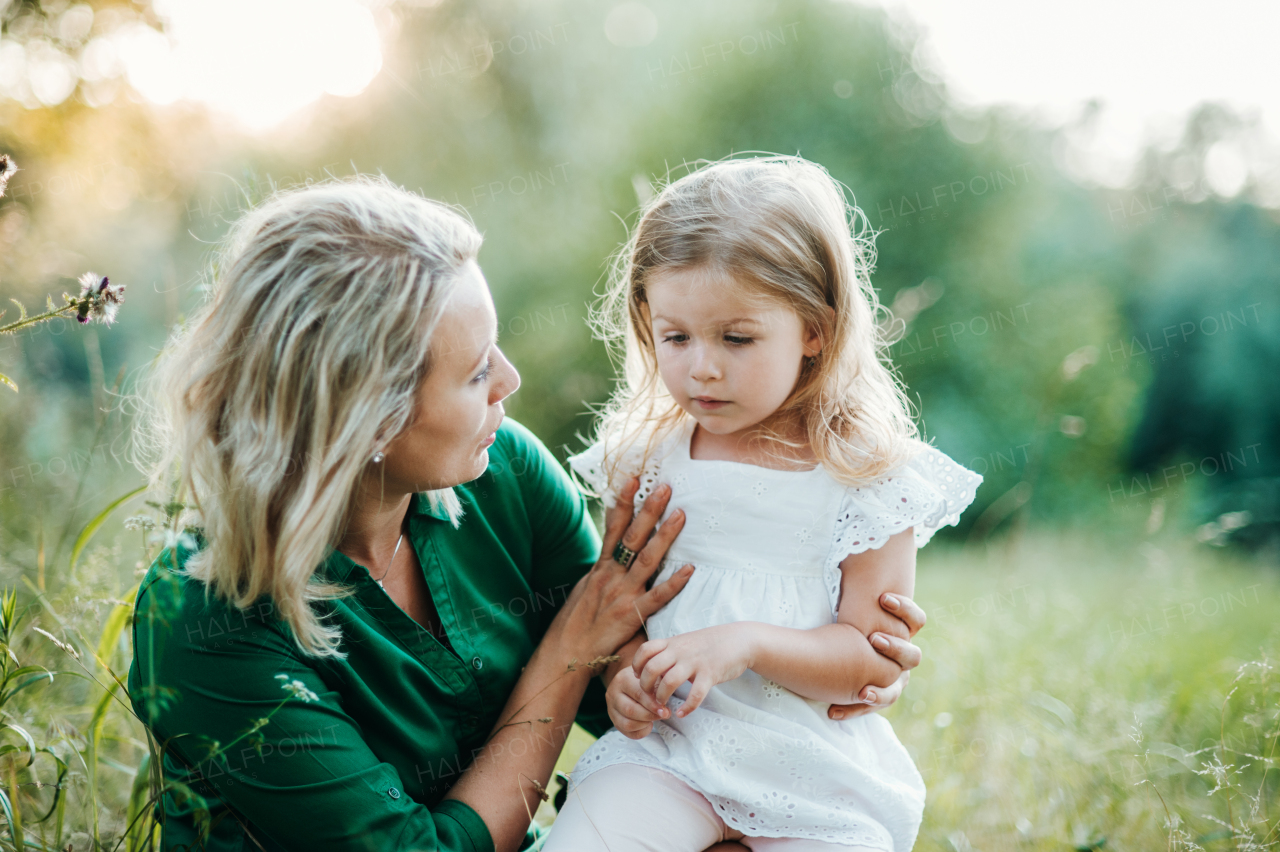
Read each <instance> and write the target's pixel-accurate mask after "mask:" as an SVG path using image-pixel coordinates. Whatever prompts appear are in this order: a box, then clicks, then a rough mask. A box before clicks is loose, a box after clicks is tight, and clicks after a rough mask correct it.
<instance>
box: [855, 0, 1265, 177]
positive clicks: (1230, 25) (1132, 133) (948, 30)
mask: <svg viewBox="0 0 1280 852" xmlns="http://www.w3.org/2000/svg"><path fill="white" fill-rule="evenodd" d="M870 1H871V2H877V3H879V4H880V5H882V6H884V7H886V8H888V9H890V10H896V11H899V12H906V13H907V14H909V15H910V16H911V17H913V18H914V19H915V20H916V21H917V22H919V23H920V24H921V25H922V26H923V27H924V28H925V30H926V31H927V40H928V43H929V45H930V50H931V53H932V58H933V61H934V62H935V63H936V65H937V66H938V67H939V68H940V69H941V71H942V72H943V76H944V78H945V79H946V80H947V83H948V86H949V87H950V88H951V89H952V91H953V93H954V94H956V95H957V96H959V97H960V98H961V99H962V100H964V101H966V102H968V103H971V104H975V105H985V104H993V103H1012V104H1017V105H1021V106H1023V107H1030V108H1033V109H1034V110H1036V111H1037V112H1039V113H1040V114H1041V115H1043V116H1044V118H1045V119H1046V120H1048V121H1050V122H1052V123H1054V124H1058V123H1063V122H1066V121H1070V120H1071V119H1072V118H1074V117H1075V116H1077V115H1078V114H1079V111H1080V108H1081V106H1082V105H1083V104H1084V103H1085V102H1087V101H1088V100H1089V99H1090V98H1094V97H1096V98H1099V99H1100V100H1101V101H1102V102H1103V104H1104V110H1103V112H1102V114H1101V116H1100V124H1099V127H1098V132H1097V133H1096V134H1095V135H1094V136H1093V138H1092V139H1079V140H1077V142H1078V146H1079V147H1080V148H1081V149H1082V150H1081V151H1079V152H1078V153H1079V154H1081V155H1082V156H1080V157H1079V158H1078V159H1079V162H1077V163H1076V164H1075V165H1076V166H1077V170H1078V171H1083V172H1085V173H1086V174H1085V175H1082V176H1087V177H1090V178H1092V179H1094V180H1097V181H1098V182H1101V183H1104V184H1111V185H1118V184H1121V183H1123V182H1125V179H1126V178H1127V177H1128V175H1129V169H1130V167H1131V166H1132V164H1133V160H1134V157H1135V155H1136V154H1137V152H1138V151H1139V150H1140V148H1141V145H1142V143H1143V142H1145V141H1162V140H1163V141H1169V140H1170V137H1171V136H1172V135H1173V134H1175V133H1177V131H1179V130H1180V129H1181V127H1182V122H1183V119H1184V118H1185V117H1186V115H1187V113H1188V112H1189V111H1190V110H1191V109H1192V108H1193V107H1194V106H1195V105H1196V104H1198V103H1201V102H1203V101H1206V100H1220V101H1226V102H1228V103H1229V104H1231V105H1233V106H1235V107H1237V108H1241V109H1244V110H1256V111H1257V112H1258V114H1259V115H1260V117H1261V119H1262V122H1263V124H1264V125H1265V127H1266V131H1267V135H1268V136H1269V137H1270V140H1271V141H1272V143H1276V142H1278V141H1280V68H1278V67H1277V53H1276V46H1275V42H1276V36H1277V34H1278V33H1280V2H1276V0H1214V2H1212V3H1209V4H1205V3H1200V2H1197V3H1193V2H1189V0H1172V2H1170V0H1072V2H1069V3H1068V2H1063V1H1062V0H1054V2H1038V0H1035V1H1033V2H1029V0H870ZM1229 147H1230V146H1226V147H1224V149H1223V150H1215V151H1214V152H1212V153H1211V156H1210V159H1209V165H1210V181H1211V182H1212V183H1214V184H1215V188H1216V189H1221V190H1230V189H1231V188H1232V184H1236V185H1237V188H1238V185H1239V183H1241V182H1242V181H1243V178H1244V174H1243V171H1244V169H1246V168H1252V169H1253V170H1254V171H1255V172H1260V171H1269V170H1274V169H1275V168H1276V166H1277V161H1276V159H1275V157H1274V156H1271V157H1264V159H1266V160H1269V162H1267V163H1258V162H1256V160H1257V156H1258V155H1257V152H1249V151H1232V150H1230V149H1229ZM1270 177H1271V179H1272V180H1273V181H1274V182H1275V183H1278V184H1280V174H1276V173H1274V172H1272V173H1271V175H1270ZM1223 194H1231V193H1230V192H1224V193H1223Z"/></svg>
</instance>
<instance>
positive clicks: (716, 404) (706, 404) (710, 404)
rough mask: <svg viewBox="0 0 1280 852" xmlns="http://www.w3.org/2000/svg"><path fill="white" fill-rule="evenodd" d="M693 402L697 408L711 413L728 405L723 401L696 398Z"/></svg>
mask: <svg viewBox="0 0 1280 852" xmlns="http://www.w3.org/2000/svg"><path fill="white" fill-rule="evenodd" d="M693 401H694V402H696V403H697V404H698V407H699V408H701V409H702V410H704V411H711V410H714V409H716V408H720V407H722V406H725V405H728V404H729V403H728V401H726V400H723V399H704V398H702V397H698V396H695V397H694V398H693Z"/></svg>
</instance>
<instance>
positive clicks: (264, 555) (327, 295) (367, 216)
mask: <svg viewBox="0 0 1280 852" xmlns="http://www.w3.org/2000/svg"><path fill="white" fill-rule="evenodd" d="M480 241H481V237H480V235H479V233H478V232H477V231H476V229H475V228H474V227H473V226H472V225H471V223H470V222H469V221H468V220H467V219H465V218H464V217H463V216H461V215H459V214H458V213H457V212H455V211H454V210H453V209H451V208H449V207H447V206H446V205H444V204H441V203H439V202H435V201H429V200H427V199H425V198H422V197H421V196H419V195H416V194H414V193H412V192H408V191H406V190H404V189H402V188H400V187H397V186H395V185H394V184H393V183H392V182H391V181H389V180H388V179H386V178H385V177H382V176H379V177H376V178H375V177H370V176H359V177H356V178H347V179H342V180H337V179H334V180H329V181H325V182H322V183H319V184H314V185H312V186H308V187H304V188H299V189H294V190H288V191H282V192H278V193H276V194H275V195H273V196H272V197H270V198H269V199H268V200H267V201H266V202H265V203H263V204H262V205H261V206H259V207H258V208H256V209H254V210H252V211H250V212H248V213H246V214H245V215H244V216H243V217H242V218H241V219H240V220H239V221H238V222H237V223H236V224H235V225H234V227H233V228H232V231H231V233H230V234H229V236H228V239H227V241H226V243H225V247H224V248H223V250H222V252H221V255H220V257H219V260H218V263H217V271H216V272H215V274H214V283H213V287H212V295H211V298H210V299H209V300H208V301H207V302H206V303H205V304H204V305H203V306H201V308H200V309H199V310H198V311H197V312H196V313H195V314H194V315H193V316H192V317H191V319H190V321H189V322H188V323H187V324H186V326H185V327H183V328H181V329H179V330H178V331H177V332H176V333H175V334H174V335H173V336H172V338H171V339H170V340H169V342H168V344H167V346H166V348H165V349H164V351H163V352H162V353H161V355H160V357H159V359H158V363H157V364H156V365H155V373H154V375H153V377H152V381H151V383H150V385H149V395H148V396H149V399H147V400H145V404H146V409H145V413H146V417H145V418H144V420H143V422H142V424H141V425H140V427H139V438H140V439H141V446H142V448H143V450H144V458H146V459H147V461H145V462H143V465H144V469H147V471H148V473H149V474H150V476H151V483H152V487H153V488H154V489H156V491H157V493H160V494H164V495H165V497H164V498H163V499H170V498H169V496H168V495H169V494H171V493H172V492H171V491H169V490H168V489H170V488H172V486H173V482H172V481H171V477H172V476H173V475H174V473H175V468H176V474H177V481H178V484H179V488H180V490H185V491H187V492H188V493H190V494H191V495H192V500H193V502H194V504H195V506H196V508H197V510H198V524H197V525H198V526H200V527H202V528H203V531H204V537H205V540H206V542H207V546H206V547H204V548H203V549H201V550H200V551H199V552H197V553H195V554H193V555H192V556H191V557H190V559H189V561H188V562H187V564H186V570H187V571H188V573H189V574H190V575H191V576H193V577H196V578H198V579H200V580H202V581H204V582H205V583H206V585H207V589H206V590H207V591H208V590H212V591H213V592H215V593H216V594H217V595H219V596H220V597H222V598H224V599H226V600H228V601H229V602H230V603H232V604H233V605H235V606H237V607H241V608H244V607H247V606H249V605H250V604H252V603H254V602H255V601H257V600H258V599H259V598H260V597H261V596H263V595H269V596H270V597H271V598H272V600H273V602H274V604H275V606H276V611H277V612H278V614H279V616H280V617H281V618H282V619H283V620H284V621H285V622H286V623H287V624H288V625H289V627H290V629H291V630H292V631H293V634H294V638H295V640H296V642H297V644H298V646H299V647H300V648H301V649H302V650H303V651H304V652H306V653H309V654H315V655H320V656H339V655H340V654H339V651H338V643H339V640H340V638H341V636H340V632H339V630H338V628H337V627H335V626H332V625H327V624H325V623H323V621H322V619H321V618H320V617H319V615H318V614H317V612H316V611H315V609H314V608H313V607H312V602H313V601H318V600H324V599H331V598H335V597H339V596H341V595H343V594H345V593H347V590H344V589H342V588H341V587H338V586H335V585H333V584H327V583H324V582H321V581H320V580H319V578H317V577H316V571H317V569H318V568H319V567H320V565H321V564H322V563H323V562H324V560H325V559H326V557H327V556H328V555H329V553H330V551H331V550H332V548H333V547H335V546H336V544H337V542H338V540H339V539H340V537H341V535H342V533H343V532H344V531H345V528H346V524H347V522H348V521H349V518H350V516H349V512H350V510H351V508H352V505H353V500H352V498H353V495H354V493H355V490H356V488H357V486H358V483H359V482H360V480H361V478H362V475H363V473H364V472H365V470H366V468H367V466H368V465H369V464H370V463H371V457H372V456H373V454H374V453H375V452H376V451H378V450H379V449H380V448H382V447H385V446H386V444H387V443H389V442H390V440H391V439H392V438H394V437H395V436H396V435H398V434H399V433H400V432H402V431H403V430H404V429H406V428H407V427H408V426H409V425H410V423H411V421H412V419H413V417H414V414H415V402H416V395H417V393H418V391H419V388H420V385H421V383H422V381H423V379H424V378H425V377H426V375H427V372H428V370H429V369H430V364H431V361H430V357H429V356H430V344H431V338H432V332H433V330H434V329H435V327H436V325H437V323H438V322H439V320H440V317H441V314H442V312H443V310H444V306H445V303H446V301H447V300H448V298H449V296H450V294H451V293H452V292H453V289H454V283H455V282H456V280H457V278H458V276H459V271H460V268H461V267H462V266H463V265H464V264H466V263H467V262H468V261H470V260H473V259H474V258H475V257H476V253H477V252H478V251H479V248H480ZM428 496H429V498H430V499H431V500H432V502H433V505H435V506H438V507H443V508H444V509H446V510H447V511H448V513H449V516H450V517H451V518H453V520H454V522H455V523H456V522H457V518H458V516H459V515H460V512H461V507H460V505H459V503H458V500H457V497H456V495H454V493H453V491H452V489H444V490H442V491H435V492H429V493H428Z"/></svg>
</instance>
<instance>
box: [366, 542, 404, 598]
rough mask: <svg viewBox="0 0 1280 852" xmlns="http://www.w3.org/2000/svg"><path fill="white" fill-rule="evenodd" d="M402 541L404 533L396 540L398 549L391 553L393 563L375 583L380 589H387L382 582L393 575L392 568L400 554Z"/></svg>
mask: <svg viewBox="0 0 1280 852" xmlns="http://www.w3.org/2000/svg"><path fill="white" fill-rule="evenodd" d="M402 541H404V533H400V537H399V538H398V539H396V549H395V550H393V551H392V552H391V561H390V562H388V563H387V570H386V571H383V572H382V576H381V577H379V578H378V579H376V580H374V581H373V582H375V583H377V584H378V586H379V587H380V588H383V589H385V588H386V586H383V585H382V581H383V580H385V579H386V578H387V575H388V574H390V573H391V566H392V565H394V564H396V554H397V553H399V552H400V542H402Z"/></svg>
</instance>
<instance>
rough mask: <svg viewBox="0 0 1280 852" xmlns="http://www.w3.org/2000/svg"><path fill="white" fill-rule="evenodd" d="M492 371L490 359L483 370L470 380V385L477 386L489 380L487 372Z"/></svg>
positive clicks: (491, 360)
mask: <svg viewBox="0 0 1280 852" xmlns="http://www.w3.org/2000/svg"><path fill="white" fill-rule="evenodd" d="M492 369H493V359H492V358H490V359H489V360H488V361H486V362H485V364H484V369H483V370H481V371H480V373H479V374H478V375H477V376H476V377H475V378H474V379H472V380H471V381H472V383H473V384H479V383H480V382H483V381H484V380H485V379H487V378H489V371H490V370H492Z"/></svg>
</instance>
